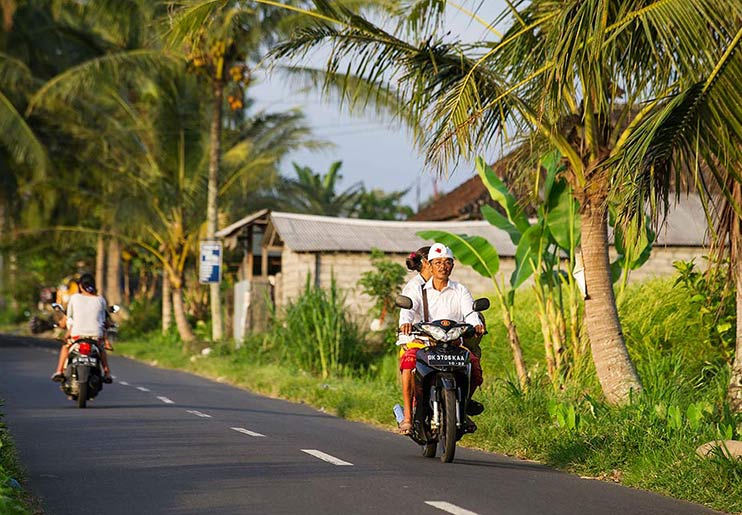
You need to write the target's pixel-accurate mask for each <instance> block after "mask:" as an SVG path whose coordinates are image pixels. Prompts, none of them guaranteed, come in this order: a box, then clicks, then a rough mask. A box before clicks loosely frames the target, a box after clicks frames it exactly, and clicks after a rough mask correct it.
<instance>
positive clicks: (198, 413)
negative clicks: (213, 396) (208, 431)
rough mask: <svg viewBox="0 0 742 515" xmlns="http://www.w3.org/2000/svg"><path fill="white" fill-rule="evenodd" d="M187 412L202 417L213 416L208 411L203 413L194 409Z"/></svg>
mask: <svg viewBox="0 0 742 515" xmlns="http://www.w3.org/2000/svg"><path fill="white" fill-rule="evenodd" d="M186 413H190V414H191V415H196V416H197V417H201V418H211V415H207V414H206V413H201V412H200V411H196V410H194V409H189V410H186Z"/></svg>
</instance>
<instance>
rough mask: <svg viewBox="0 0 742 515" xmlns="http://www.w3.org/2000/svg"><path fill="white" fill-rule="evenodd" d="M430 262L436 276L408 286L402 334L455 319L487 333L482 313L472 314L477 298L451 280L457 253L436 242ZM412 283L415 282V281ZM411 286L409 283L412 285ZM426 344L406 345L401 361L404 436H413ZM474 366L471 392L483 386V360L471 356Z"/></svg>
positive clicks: (480, 332) (461, 285)
mask: <svg viewBox="0 0 742 515" xmlns="http://www.w3.org/2000/svg"><path fill="white" fill-rule="evenodd" d="M428 262H429V263H430V266H431V271H432V277H431V278H430V279H429V280H428V281H427V282H426V283H425V284H424V285H422V286H420V287H414V288H413V287H410V288H409V289H408V287H407V286H405V290H406V291H403V294H404V295H406V296H408V297H409V298H410V299H412V308H411V309H402V310H401V311H400V314H399V331H400V333H402V334H403V335H409V334H410V332H411V331H412V324H414V323H417V322H420V321H422V320H426V321H432V320H442V319H448V320H455V321H457V322H466V323H468V324H471V325H472V326H474V329H475V331H476V334H477V335H482V334H484V325H482V322H481V320H480V318H479V314H478V313H477V312H475V311H472V304H473V302H474V298H473V297H472V295H471V293H470V292H469V290H468V289H467V288H466V287H465V286H464V285H463V284H461V283H458V282H456V281H453V280H451V279H450V276H451V272H452V271H453V267H454V258H453V252H451V249H449V248H448V247H446V246H445V245H442V244H440V243H435V244H434V245H432V246H431V247H430V251H429V252H428ZM411 282H412V281H411ZM408 286H409V283H408ZM422 347H423V345H422V344H420V343H419V342H414V341H413V342H409V343H406V344H405V345H404V349H405V352H404V353H403V354H402V357H401V359H400V364H399V368H400V370H401V371H402V397H403V400H404V420H403V421H402V423H401V424H400V425H399V430H400V432H401V433H403V434H407V433H409V431H410V429H411V428H412V394H413V390H414V376H413V374H412V371H413V370H414V369H415V363H416V358H417V351H418V350H419V349H420V348H422ZM470 358H471V364H472V374H471V392H472V393H474V390H475V389H476V388H477V387H478V386H479V385H481V384H482V366H481V364H480V362H479V358H478V357H477V356H475V355H474V354H471V355H470Z"/></svg>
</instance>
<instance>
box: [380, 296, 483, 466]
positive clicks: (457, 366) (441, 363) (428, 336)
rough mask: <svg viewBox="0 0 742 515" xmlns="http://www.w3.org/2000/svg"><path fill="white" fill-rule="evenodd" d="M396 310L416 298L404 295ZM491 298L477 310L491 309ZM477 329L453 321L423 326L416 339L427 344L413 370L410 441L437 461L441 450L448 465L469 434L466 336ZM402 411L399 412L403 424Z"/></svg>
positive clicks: (475, 308)
mask: <svg viewBox="0 0 742 515" xmlns="http://www.w3.org/2000/svg"><path fill="white" fill-rule="evenodd" d="M396 304H397V306H399V307H401V308H404V309H410V308H411V307H412V300H411V299H410V298H409V297H405V296H404V295H400V296H398V297H397V299H396ZM489 305H490V302H489V300H488V299H484V298H482V299H477V300H475V301H474V304H473V306H472V311H484V310H486V309H488V308H489ZM474 334H475V333H474V326H472V325H470V324H465V323H459V322H455V321H453V320H435V321H433V322H419V323H417V324H414V325H413V326H412V332H411V335H412V336H414V337H415V339H416V340H418V341H421V342H423V343H424V344H425V345H426V346H425V347H424V348H422V349H420V350H419V351H418V352H417V363H416V366H415V369H414V371H413V374H414V377H415V389H414V393H413V406H412V430H411V431H410V433H409V437H410V438H412V440H414V441H415V442H416V443H418V444H419V445H421V446H422V453H423V456H425V457H427V458H435V455H436V453H437V451H438V448H439V447H440V451H441V461H442V462H444V463H449V462H451V461H452V460H453V458H454V455H455V454H456V442H457V441H458V440H460V439H461V437H463V436H464V435H465V434H466V432H467V431H466V428H467V420H466V414H467V413H466V412H467V402H468V400H469V392H470V386H469V384H470V379H471V362H470V359H469V351H468V350H467V349H466V348H464V347H463V346H462V344H463V338H467V337H470V336H474ZM401 411H402V407H401V406H400V405H399V404H397V405H396V406H395V407H394V413H395V416H396V417H397V422H398V423H399V422H401V419H403V418H404V417H403V415H402V413H401Z"/></svg>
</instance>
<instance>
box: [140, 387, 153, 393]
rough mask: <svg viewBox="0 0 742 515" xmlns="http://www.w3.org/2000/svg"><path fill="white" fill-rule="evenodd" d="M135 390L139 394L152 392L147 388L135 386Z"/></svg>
mask: <svg viewBox="0 0 742 515" xmlns="http://www.w3.org/2000/svg"><path fill="white" fill-rule="evenodd" d="M137 390H139V391H140V392H151V391H152V390H150V389H149V388H145V387H144V386H137Z"/></svg>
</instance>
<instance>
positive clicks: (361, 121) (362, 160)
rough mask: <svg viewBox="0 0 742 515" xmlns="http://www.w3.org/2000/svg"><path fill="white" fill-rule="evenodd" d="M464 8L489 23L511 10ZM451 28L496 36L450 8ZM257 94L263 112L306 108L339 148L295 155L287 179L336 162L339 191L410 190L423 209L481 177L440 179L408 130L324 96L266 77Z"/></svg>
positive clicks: (464, 36) (497, 2) (467, 35)
mask: <svg viewBox="0 0 742 515" xmlns="http://www.w3.org/2000/svg"><path fill="white" fill-rule="evenodd" d="M459 3H460V4H462V5H463V6H465V7H466V8H468V9H469V10H473V9H474V8H477V6H478V11H477V12H478V14H479V16H480V17H481V18H483V19H484V20H487V21H488V22H489V21H492V20H493V19H494V18H495V16H496V15H497V14H499V13H500V12H501V11H502V9H503V8H504V7H505V2H504V0H469V1H467V0H463V1H461V2H459ZM446 25H447V27H448V28H449V30H451V32H452V34H458V35H460V36H459V37H460V39H461V40H462V41H475V40H481V39H483V38H485V37H486V38H487V39H491V38H492V37H493V36H492V35H491V34H490V35H487V36H485V34H486V29H485V28H484V27H483V26H482V25H481V24H479V23H477V22H475V21H472V19H471V17H470V16H468V15H466V14H464V13H463V12H461V11H459V10H456V9H454V8H452V7H448V8H447V12H446ZM251 95H252V96H253V97H254V99H255V101H256V102H255V108H256V109H258V110H267V111H283V110H288V109H292V108H295V107H300V108H301V109H302V110H303V111H304V113H305V116H306V118H307V122H308V124H309V125H310V126H311V127H312V129H313V132H314V136H315V137H316V138H318V139H322V140H327V141H329V142H332V143H333V144H334V145H335V146H334V148H330V149H326V150H322V151H319V152H309V151H297V152H294V153H292V154H290V155H289V156H288V158H287V159H286V160H285V162H284V165H283V166H282V174H283V175H285V176H287V177H294V176H295V173H294V171H293V166H292V165H291V163H292V162H297V163H298V164H300V165H302V166H308V167H310V168H311V169H312V170H313V171H314V172H315V173H321V174H324V173H326V172H327V171H328V170H329V168H330V165H331V164H332V163H333V162H335V161H342V162H343V165H342V167H341V168H340V173H341V175H342V180H341V181H340V183H339V186H338V188H337V191H338V192H339V191H343V190H344V189H346V188H348V187H350V186H352V185H353V184H356V183H357V182H363V184H364V185H365V186H366V188H367V189H377V188H378V189H381V190H384V191H386V192H390V191H400V190H409V192H408V194H407V195H406V196H405V197H404V199H403V202H404V203H405V204H407V205H409V206H411V207H412V208H413V209H417V207H418V206H419V204H420V203H421V202H424V201H425V200H427V199H428V198H430V197H431V196H432V195H433V193H434V191H438V192H439V193H445V192H449V191H451V190H453V189H454V188H455V187H456V186H458V185H460V184H461V183H462V182H464V181H466V180H467V179H469V178H471V177H472V176H473V175H476V172H475V171H474V167H473V165H471V163H463V164H461V165H459V167H457V168H456V169H455V170H453V172H452V173H451V175H450V177H448V178H447V179H446V178H439V179H437V180H435V178H434V175H433V174H432V173H431V171H430V169H429V168H426V167H425V165H424V159H423V157H422V156H421V155H420V154H419V153H418V152H417V150H416V149H415V147H414V145H413V143H412V137H411V136H410V135H409V134H408V133H407V130H406V129H404V128H400V127H398V126H394V125H393V124H392V123H390V122H381V121H377V120H375V119H374V117H373V116H357V115H356V116H353V117H351V116H349V115H348V114H346V113H344V112H341V111H340V110H339V108H338V106H337V104H334V103H329V102H328V101H327V100H324V101H323V99H322V98H321V95H320V94H319V93H312V94H303V93H298V92H297V91H296V90H292V89H290V88H289V87H288V86H287V85H286V84H285V80H282V79H281V78H279V77H278V76H277V75H274V76H272V77H267V78H265V79H264V80H263V81H262V82H261V83H260V84H258V85H257V86H255V87H254V88H252V89H251ZM487 157H488V158H489V157H490V156H487ZM492 157H495V156H492Z"/></svg>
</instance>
